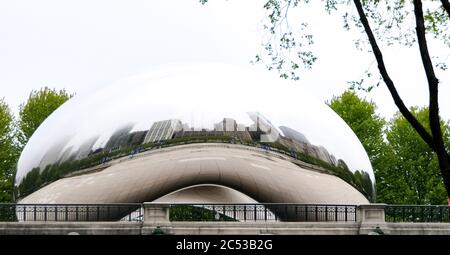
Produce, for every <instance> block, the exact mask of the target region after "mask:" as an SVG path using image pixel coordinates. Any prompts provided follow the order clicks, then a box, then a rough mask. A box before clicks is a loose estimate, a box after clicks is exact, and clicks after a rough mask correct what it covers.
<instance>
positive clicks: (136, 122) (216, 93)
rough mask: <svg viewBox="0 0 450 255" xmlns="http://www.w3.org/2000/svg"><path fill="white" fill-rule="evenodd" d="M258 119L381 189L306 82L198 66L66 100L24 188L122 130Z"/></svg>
mask: <svg viewBox="0 0 450 255" xmlns="http://www.w3.org/2000/svg"><path fill="white" fill-rule="evenodd" d="M252 114H253V115H252ZM254 114H261V116H263V117H264V118H265V119H266V121H267V122H269V123H270V124H271V125H272V126H273V127H274V129H276V130H274V131H276V133H280V134H281V135H284V133H283V132H290V131H289V130H288V129H291V130H295V131H297V132H299V133H300V135H297V136H298V137H300V138H299V139H304V140H306V141H308V142H309V143H311V144H314V145H315V146H322V147H323V148H325V149H326V150H327V151H328V152H329V153H330V154H332V155H334V157H336V159H343V160H344V161H345V163H346V164H347V165H348V167H349V168H350V170H351V171H356V170H360V171H364V172H368V173H369V175H370V177H371V179H372V182H373V183H374V176H373V173H372V168H371V165H370V162H369V159H368V156H367V154H366V152H365V151H364V148H363V147H362V145H361V143H360V142H359V140H358V139H357V137H356V136H355V134H354V133H353V132H352V130H351V129H350V128H349V127H348V126H347V125H346V124H345V122H344V121H343V120H342V119H341V118H340V117H339V116H338V115H337V114H335V113H334V112H333V111H332V110H331V109H330V108H329V107H328V106H326V105H325V104H324V103H322V102H319V101H317V100H315V99H314V98H313V97H311V95H309V94H308V93H307V92H306V91H304V90H303V89H302V88H301V87H300V86H299V85H298V84H296V83H295V82H293V81H285V80H282V79H274V78H273V77H269V76H268V75H265V74H264V73H261V72H257V71H256V70H254V69H252V68H251V67H241V66H229V65H223V64H217V63H205V64H198V63H196V64H183V65H171V66H165V67H161V68H159V69H158V70H153V71H150V72H148V73H143V74H140V75H136V76H133V77H130V78H128V79H125V80H122V81H119V82H117V83H115V84H113V85H111V86H107V87H104V88H102V89H100V90H98V91H96V92H94V93H91V94H88V95H86V94H85V95H77V96H75V97H74V98H72V99H71V100H69V101H68V102H66V103H65V104H64V105H62V106H61V107H60V108H59V109H58V110H56V111H55V112H54V113H53V114H52V115H51V116H50V117H49V118H48V119H47V120H45V121H44V123H42V125H41V126H40V127H39V128H38V129H37V130H36V132H35V133H34V135H33V136H32V137H31V138H30V140H29V142H28V144H27V145H26V147H25V149H24V150H23V152H22V155H21V157H20V159H19V162H18V171H17V175H16V185H17V183H20V181H21V179H22V178H23V177H24V176H25V175H26V173H27V172H29V171H30V170H31V169H33V168H34V167H38V166H40V167H41V169H42V168H43V167H45V165H47V164H51V163H55V162H58V161H59V162H60V161H64V160H69V159H79V158H82V157H85V156H86V155H87V154H88V153H89V151H90V150H95V149H97V148H103V147H105V146H106V145H107V143H108V141H109V140H110V138H111V136H113V135H114V134H115V133H117V132H118V130H122V129H123V130H125V131H126V132H135V131H141V130H149V129H150V128H151V126H152V124H153V123H155V122H157V121H162V120H180V121H181V123H183V124H184V125H186V126H188V127H189V128H194V129H195V130H202V129H204V130H214V128H215V125H217V123H218V122H220V121H222V120H223V119H224V118H230V119H234V120H235V121H236V123H238V124H240V125H242V126H245V127H251V126H252V125H254V124H255V117H254V116H255V115H254ZM252 116H253V117H252ZM283 127H287V128H288V129H286V128H283ZM266 128H267V127H266ZM283 130H284V131H283ZM125 131H124V132H125ZM272 133H274V132H272ZM290 133H292V132H290ZM286 135H287V134H286ZM291 136H292V134H291Z"/></svg>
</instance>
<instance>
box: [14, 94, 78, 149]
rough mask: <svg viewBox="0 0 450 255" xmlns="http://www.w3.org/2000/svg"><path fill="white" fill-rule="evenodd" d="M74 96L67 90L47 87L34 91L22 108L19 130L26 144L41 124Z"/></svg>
mask: <svg viewBox="0 0 450 255" xmlns="http://www.w3.org/2000/svg"><path fill="white" fill-rule="evenodd" d="M71 97H72V95H70V94H68V93H67V92H66V91H65V90H59V91H58V90H56V89H50V88H47V87H44V88H41V89H40V90H33V91H32V92H31V93H30V96H29V97H28V100H27V102H26V103H24V104H22V105H21V106H20V112H19V123H18V124H19V128H20V130H21V132H22V134H23V138H24V141H23V143H24V144H25V143H26V141H28V139H30V137H31V135H33V133H34V131H35V130H36V129H37V128H38V127H39V125H41V123H42V122H43V121H44V120H45V119H46V118H47V117H48V116H49V115H50V114H51V113H52V112H53V111H55V110H56V109H57V108H58V107H59V106H61V105H62V104H63V103H64V102H66V101H67V100H68V99H69V98H71Z"/></svg>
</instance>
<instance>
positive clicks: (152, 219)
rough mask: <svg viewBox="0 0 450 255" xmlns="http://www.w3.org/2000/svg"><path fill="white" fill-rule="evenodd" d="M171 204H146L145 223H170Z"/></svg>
mask: <svg viewBox="0 0 450 255" xmlns="http://www.w3.org/2000/svg"><path fill="white" fill-rule="evenodd" d="M169 209H170V204H166V203H157V204H156V203H144V223H168V222H169Z"/></svg>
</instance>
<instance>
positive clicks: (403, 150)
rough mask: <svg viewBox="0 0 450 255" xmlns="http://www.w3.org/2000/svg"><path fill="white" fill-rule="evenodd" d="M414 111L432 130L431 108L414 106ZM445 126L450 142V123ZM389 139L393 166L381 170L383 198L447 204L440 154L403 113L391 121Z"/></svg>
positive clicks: (390, 200) (400, 201)
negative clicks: (424, 139)
mask: <svg viewBox="0 0 450 255" xmlns="http://www.w3.org/2000/svg"><path fill="white" fill-rule="evenodd" d="M411 112H412V113H413V114H414V116H415V117H416V118H417V119H418V120H419V121H420V122H421V123H422V124H423V125H424V126H425V127H426V128H427V129H428V130H429V126H428V125H427V123H428V118H429V110H428V108H420V109H419V108H417V107H413V108H411ZM441 128H442V130H443V132H444V137H445V140H446V142H447V144H449V143H450V125H448V123H447V124H446V123H444V122H441ZM386 138H387V140H388V142H389V146H390V147H391V152H392V154H391V155H389V158H388V159H387V160H390V167H387V168H384V169H381V170H380V171H379V172H378V175H379V176H378V177H379V179H380V184H379V188H380V193H381V194H382V197H381V198H380V199H382V200H383V202H387V203H394V202H395V203H404V204H444V203H445V202H446V198H447V196H446V192H445V187H444V183H443V180H442V176H441V175H440V172H439V162H438V159H437V156H436V154H435V153H434V152H433V150H432V149H431V148H430V147H429V146H428V145H427V144H426V143H425V142H424V141H423V140H422V139H421V138H420V136H419V135H418V134H417V132H415V130H414V129H413V128H412V127H411V125H409V123H408V121H407V120H406V119H405V118H404V117H403V116H402V115H401V114H400V113H397V114H396V115H395V116H394V118H393V119H392V120H391V121H390V122H389V124H388V128H387V131H386Z"/></svg>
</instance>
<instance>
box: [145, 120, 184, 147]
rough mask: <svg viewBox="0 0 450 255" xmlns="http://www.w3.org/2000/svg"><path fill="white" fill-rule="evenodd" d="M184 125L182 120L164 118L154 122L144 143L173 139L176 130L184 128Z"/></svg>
mask: <svg viewBox="0 0 450 255" xmlns="http://www.w3.org/2000/svg"><path fill="white" fill-rule="evenodd" d="M182 128H183V125H182V124H181V121H180V120H163V121H157V122H155V123H153V125H152V127H151V128H150V130H149V131H148V132H147V135H146V136H145V138H144V143H153V142H159V141H164V140H168V139H171V138H172V137H173V135H174V133H175V132H176V131H180V130H182Z"/></svg>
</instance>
